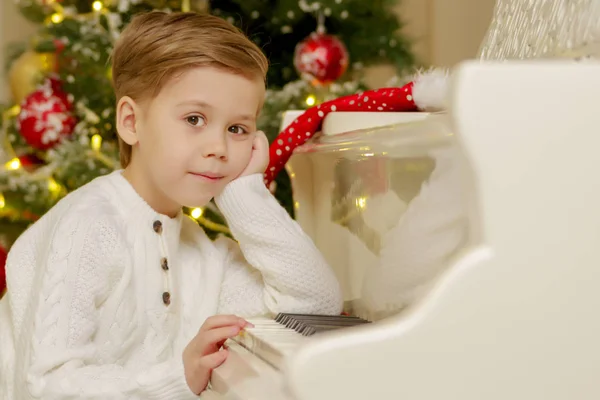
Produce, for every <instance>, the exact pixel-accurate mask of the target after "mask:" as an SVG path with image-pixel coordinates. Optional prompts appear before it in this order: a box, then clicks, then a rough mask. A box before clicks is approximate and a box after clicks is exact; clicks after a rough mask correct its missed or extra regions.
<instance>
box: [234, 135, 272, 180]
mask: <svg viewBox="0 0 600 400" xmlns="http://www.w3.org/2000/svg"><path fill="white" fill-rule="evenodd" d="M267 165H269V140H268V139H267V135H265V133H264V132H262V131H258V132H256V135H255V136H254V142H253V143H252V156H250V161H249V162H248V166H247V167H246V169H244V171H242V173H241V174H240V176H239V177H240V178H241V177H242V176H248V175H253V174H262V173H264V172H265V169H267Z"/></svg>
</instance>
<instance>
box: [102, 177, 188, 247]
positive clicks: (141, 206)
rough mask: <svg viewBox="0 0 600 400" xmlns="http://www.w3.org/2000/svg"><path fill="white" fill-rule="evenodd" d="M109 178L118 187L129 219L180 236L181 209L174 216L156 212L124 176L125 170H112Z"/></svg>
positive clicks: (169, 234) (168, 234)
mask: <svg viewBox="0 0 600 400" xmlns="http://www.w3.org/2000/svg"><path fill="white" fill-rule="evenodd" d="M109 179H110V180H111V181H112V182H113V184H114V185H115V186H116V187H117V193H118V196H119V198H120V200H121V203H122V205H123V206H124V208H123V211H124V214H125V215H126V216H127V218H128V219H129V220H131V219H134V220H135V223H136V224H138V223H139V224H144V225H147V226H148V228H147V229H153V230H154V231H156V232H157V233H159V232H158V231H161V233H163V234H165V235H166V236H167V237H179V233H180V231H181V222H182V216H183V212H182V211H181V210H180V211H179V212H178V213H177V215H176V216H175V217H173V218H171V217H169V216H168V215H164V214H160V213H158V212H156V211H155V210H154V209H153V208H152V207H151V206H150V205H149V204H148V203H147V202H146V201H145V200H144V199H143V198H142V197H141V196H140V195H139V194H138V193H137V191H136V190H135V189H134V188H133V186H131V183H129V181H128V180H127V179H126V178H125V177H124V176H123V170H117V171H114V172H112V173H111V174H110V175H109Z"/></svg>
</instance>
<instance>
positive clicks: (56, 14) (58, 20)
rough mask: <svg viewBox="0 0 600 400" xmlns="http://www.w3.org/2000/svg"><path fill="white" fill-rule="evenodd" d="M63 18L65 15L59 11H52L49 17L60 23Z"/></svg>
mask: <svg viewBox="0 0 600 400" xmlns="http://www.w3.org/2000/svg"><path fill="white" fill-rule="evenodd" d="M63 19H65V17H64V16H63V15H62V14H59V13H54V14H52V16H51V17H50V21H52V22H53V23H55V24H60V23H61V22H62V21H63Z"/></svg>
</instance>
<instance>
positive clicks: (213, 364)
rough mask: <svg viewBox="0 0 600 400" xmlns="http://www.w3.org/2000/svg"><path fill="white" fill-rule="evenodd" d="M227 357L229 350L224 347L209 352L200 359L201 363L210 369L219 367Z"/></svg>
mask: <svg viewBox="0 0 600 400" xmlns="http://www.w3.org/2000/svg"><path fill="white" fill-rule="evenodd" d="M226 359H227V350H226V349H222V350H219V351H217V352H215V353H211V354H208V355H206V356H204V357H202V358H201V359H200V365H201V366H202V367H203V368H207V369H209V370H212V369H215V368H217V367H218V366H219V365H221V364H223V363H224V362H225V360H226Z"/></svg>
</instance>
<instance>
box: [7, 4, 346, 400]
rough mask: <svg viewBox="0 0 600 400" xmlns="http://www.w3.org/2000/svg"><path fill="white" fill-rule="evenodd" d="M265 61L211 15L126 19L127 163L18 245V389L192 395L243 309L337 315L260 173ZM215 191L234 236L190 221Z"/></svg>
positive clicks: (13, 271) (121, 61)
mask: <svg viewBox="0 0 600 400" xmlns="http://www.w3.org/2000/svg"><path fill="white" fill-rule="evenodd" d="M266 70H267V60H266V59H265V57H264V55H263V54H262V53H261V51H260V49H258V48H257V47H256V46H255V45H254V44H253V43H252V42H250V41H249V40H248V39H247V38H246V37H245V36H244V35H243V34H241V33H240V32H239V31H238V30H236V29H235V28H234V27H233V26H231V25H230V24H228V23H226V22H225V21H223V20H222V19H220V18H217V17H213V16H210V15H198V14H193V13H175V14H166V13H162V12H153V13H149V14H145V15H141V16H137V17H135V18H134V19H133V21H132V22H131V23H130V24H129V25H128V27H127V28H126V29H125V30H124V32H123V33H122V36H121V37H120V39H119V41H118V43H117V44H116V46H115V50H114V54H113V81H114V82H113V83H114V88H115V92H116V95H117V99H118V103H117V121H116V122H117V123H116V126H117V130H118V134H119V138H120V144H121V162H122V164H123V167H124V170H123V171H116V172H114V173H112V174H110V175H107V176H104V177H100V178H98V179H96V180H94V181H93V182H91V183H89V184H88V185H86V186H84V187H82V188H80V189H79V190H77V191H75V192H73V193H71V194H70V195H69V196H67V197H66V198H65V199H64V200H62V201H61V202H60V203H59V204H58V205H57V206H55V207H54V208H53V209H52V210H50V212H48V213H47V214H46V215H45V216H44V217H43V218H42V219H40V221H39V222H37V223H36V224H34V225H33V226H32V227H31V228H30V229H29V230H28V231H27V232H26V233H25V234H23V235H22V236H21V237H20V238H19V240H18V241H17V243H15V245H14V246H13V248H12V249H11V252H10V254H9V258H8V263H7V275H8V292H7V295H6V296H5V298H4V299H3V300H2V302H3V303H5V304H0V311H1V310H2V309H4V310H5V313H6V314H9V315H8V316H4V317H2V318H3V319H2V321H1V322H0V323H1V324H5V322H6V321H8V323H10V326H11V331H12V335H11V336H12V339H11V340H12V341H13V342H14V351H13V350H12V349H13V343H11V344H6V343H3V342H6V340H7V339H6V338H0V339H2V340H1V341H0V344H1V345H2V346H3V348H2V349H1V351H2V358H3V359H4V363H3V364H4V368H5V370H3V371H0V375H1V376H4V377H6V378H4V379H6V385H5V386H7V390H8V391H9V395H8V396H9V398H11V399H13V398H14V399H17V398H18V399H27V398H37V399H41V398H43V399H92V398H93V399H98V398H103V399H104V398H106V399H121V398H122V399H125V398H126V399H132V398H135V399H184V398H196V397H197V395H199V394H200V393H201V392H202V391H204V390H205V388H206V386H207V383H208V381H209V378H210V371H211V370H212V369H213V368H216V367H217V366H218V365H220V364H221V363H223V362H224V360H225V359H226V356H227V354H226V351H225V350H220V349H221V346H222V344H223V342H224V341H225V340H226V339H227V338H230V337H233V336H235V335H237V334H238V333H239V332H240V330H241V329H243V328H244V327H245V326H246V325H247V322H246V321H245V320H244V319H242V318H240V317H237V316H236V315H242V316H251V315H261V314H274V313H277V312H280V311H287V312H304V313H328V314H336V313H339V311H340V310H341V302H342V300H341V294H340V289H339V286H338V284H337V281H336V279H335V277H334V275H333V274H332V272H331V271H330V269H329V267H328V266H327V265H326V263H325V262H324V260H323V258H322V256H321V255H320V254H319V252H318V251H317V250H316V248H315V247H314V245H313V244H312V242H311V241H310V240H309V238H308V237H307V236H306V235H305V234H304V233H303V232H302V231H301V229H300V228H299V226H298V225H296V223H295V222H294V221H292V220H291V219H290V218H289V216H288V215H287V213H286V212H285V210H283V209H282V208H281V207H280V206H279V205H278V204H277V202H276V200H275V199H274V198H273V197H272V196H271V195H270V193H269V192H268V190H267V189H266V188H265V186H264V183H263V180H262V172H264V169H265V167H266V165H267V162H268V143H267V140H266V137H265V136H264V134H263V133H260V132H255V131H256V117H257V115H258V113H259V110H260V108H261V106H262V102H263V98H264V94H265V85H264V79H265V74H266ZM213 197H214V198H215V200H216V202H217V204H218V206H219V208H220V209H221V211H222V212H223V214H224V215H225V217H226V218H227V221H228V223H229V226H230V228H231V231H232V233H233V234H234V236H235V237H236V239H237V240H238V241H239V245H238V244H237V243H236V242H234V241H232V240H229V239H226V238H221V239H219V240H217V241H216V242H214V243H213V242H211V241H210V240H209V239H208V238H207V236H206V235H205V233H204V232H203V231H202V230H201V229H200V228H199V227H198V225H197V224H196V223H194V222H193V221H191V220H189V219H188V218H184V217H182V213H181V208H182V206H190V207H198V206H204V205H206V204H207V203H208V202H209V201H210V200H211V199H212V198H213ZM7 301H8V304H9V305H10V307H8V306H7V304H6V302H7Z"/></svg>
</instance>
